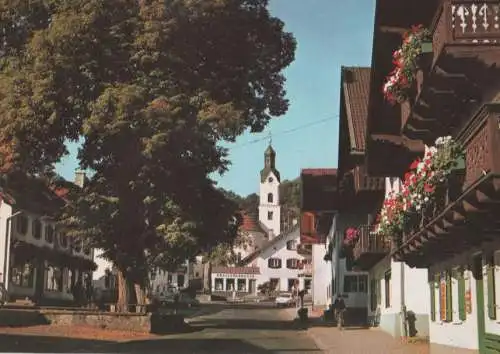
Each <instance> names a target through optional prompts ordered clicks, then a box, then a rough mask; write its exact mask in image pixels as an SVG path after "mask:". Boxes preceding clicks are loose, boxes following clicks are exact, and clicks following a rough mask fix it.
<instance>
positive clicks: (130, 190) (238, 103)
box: [0, 0, 295, 298]
mask: <svg viewBox="0 0 500 354" xmlns="http://www.w3.org/2000/svg"><path fill="white" fill-rule="evenodd" d="M267 5H268V1H267V0H238V1H235V0H171V1H164V0H106V1H102V0H64V1H62V0H15V1H10V0H9V1H5V0H3V1H0V19H1V23H0V25H1V26H2V30H3V31H0V33H3V37H4V38H2V39H3V41H0V43H1V44H0V47H1V48H0V54H1V62H0V65H1V68H2V70H1V72H0V112H1V113H2V114H0V126H1V127H2V129H1V130H0V146H2V149H0V161H1V166H0V167H2V168H3V169H4V170H6V169H8V168H10V169H12V168H18V169H22V170H24V171H28V172H30V173H46V172H47V170H49V169H50V167H51V166H52V165H53V163H54V162H57V161H59V160H60V158H61V157H62V156H64V155H65V154H66V153H67V151H66V148H65V142H66V141H67V140H68V139H69V140H76V139H78V138H82V139H83V141H84V143H83V146H82V148H81V149H80V151H79V159H80V162H81V165H82V167H83V168H89V169H92V170H93V171H94V172H95V173H94V174H93V175H92V177H91V179H90V181H89V183H88V184H87V185H86V186H85V188H84V189H83V190H82V191H80V193H77V195H76V196H74V202H73V203H72V204H71V207H70V208H68V210H66V214H65V218H64V219H65V222H66V224H67V225H68V226H72V229H73V230H74V232H75V233H76V234H78V233H80V234H81V233H84V234H85V235H86V236H87V237H89V236H90V238H91V240H92V241H93V243H94V245H96V246H99V247H103V248H104V249H105V250H106V252H107V256H108V257H109V258H110V259H111V260H112V261H114V262H115V264H116V265H117V268H118V269H119V270H120V276H121V277H122V278H123V279H122V280H125V278H126V279H129V280H130V281H132V282H134V283H135V284H136V285H138V286H141V285H143V284H142V280H143V279H145V276H146V272H147V269H148V267H150V266H151V265H162V266H165V267H170V266H174V265H175V263H176V262H178V261H179V260H181V259H184V257H186V256H189V255H192V254H194V253H195V252H197V250H199V249H200V248H202V247H209V245H210V244H213V243H214V242H218V241H219V239H220V238H221V237H222V238H224V237H230V236H231V235H234V229H235V226H234V225H235V223H232V222H231V221H232V220H233V215H234V210H235V206H234V205H233V204H232V203H230V202H229V201H228V199H227V198H226V197H225V196H224V195H223V194H222V193H221V192H220V191H219V190H217V189H216V188H215V187H214V185H213V182H212V181H211V180H210V179H209V178H208V177H207V176H209V175H210V174H211V173H213V172H219V173H222V172H224V171H225V170H226V169H227V166H228V161H227V158H226V151H225V150H224V149H222V148H221V147H220V146H219V145H218V143H219V142H220V141H221V140H227V141H233V140H234V139H235V137H236V136H238V135H239V134H241V133H242V132H244V131H245V130H247V129H250V130H251V131H254V132H258V131H261V130H262V129H263V128H264V127H265V126H266V124H267V123H268V122H269V120H270V119H271V118H272V117H274V116H280V115H282V114H284V113H285V112H286V110H287V107H288V102H287V100H286V99H285V91H284V77H283V75H282V70H283V69H284V68H285V67H286V66H288V65H289V64H290V63H291V62H292V60H293V57H294V51H295V41H294V39H293V36H292V35H291V34H290V33H287V32H285V31H284V30H283V22H282V21H280V20H279V19H277V18H274V17H272V16H271V15H270V14H269V11H268V9H267ZM122 295H124V294H122ZM120 298H123V296H121V297H120Z"/></svg>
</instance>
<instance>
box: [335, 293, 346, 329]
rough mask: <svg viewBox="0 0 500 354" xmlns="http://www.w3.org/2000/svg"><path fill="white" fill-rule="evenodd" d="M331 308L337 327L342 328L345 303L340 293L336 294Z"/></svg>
mask: <svg viewBox="0 0 500 354" xmlns="http://www.w3.org/2000/svg"><path fill="white" fill-rule="evenodd" d="M333 310H334V311H335V319H336V320H337V328H338V329H342V328H343V326H344V313H345V310H346V305H345V302H344V299H343V298H342V296H341V295H338V296H337V298H336V299H335V302H334V303H333Z"/></svg>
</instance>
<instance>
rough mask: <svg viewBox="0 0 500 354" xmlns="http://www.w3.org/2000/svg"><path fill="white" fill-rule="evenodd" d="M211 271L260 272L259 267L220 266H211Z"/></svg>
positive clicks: (226, 272)
mask: <svg viewBox="0 0 500 354" xmlns="http://www.w3.org/2000/svg"><path fill="white" fill-rule="evenodd" d="M212 273H225V274H260V269H259V267H220V266H216V267H213V268H212Z"/></svg>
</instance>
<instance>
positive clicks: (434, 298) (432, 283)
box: [429, 279, 436, 321]
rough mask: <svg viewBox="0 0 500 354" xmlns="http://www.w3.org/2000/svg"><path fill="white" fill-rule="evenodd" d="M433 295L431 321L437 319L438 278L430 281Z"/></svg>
mask: <svg viewBox="0 0 500 354" xmlns="http://www.w3.org/2000/svg"><path fill="white" fill-rule="evenodd" d="M429 288H430V289H429V290H430V295H431V321H436V279H431V280H430V281H429Z"/></svg>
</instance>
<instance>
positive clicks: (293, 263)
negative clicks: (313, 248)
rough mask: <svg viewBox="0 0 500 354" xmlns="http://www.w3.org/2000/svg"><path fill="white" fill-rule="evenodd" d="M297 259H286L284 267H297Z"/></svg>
mask: <svg viewBox="0 0 500 354" xmlns="http://www.w3.org/2000/svg"><path fill="white" fill-rule="evenodd" d="M299 263H300V262H299V260H298V259H296V258H290V259H287V260H286V267H287V268H288V269H297V268H298V267H299Z"/></svg>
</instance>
